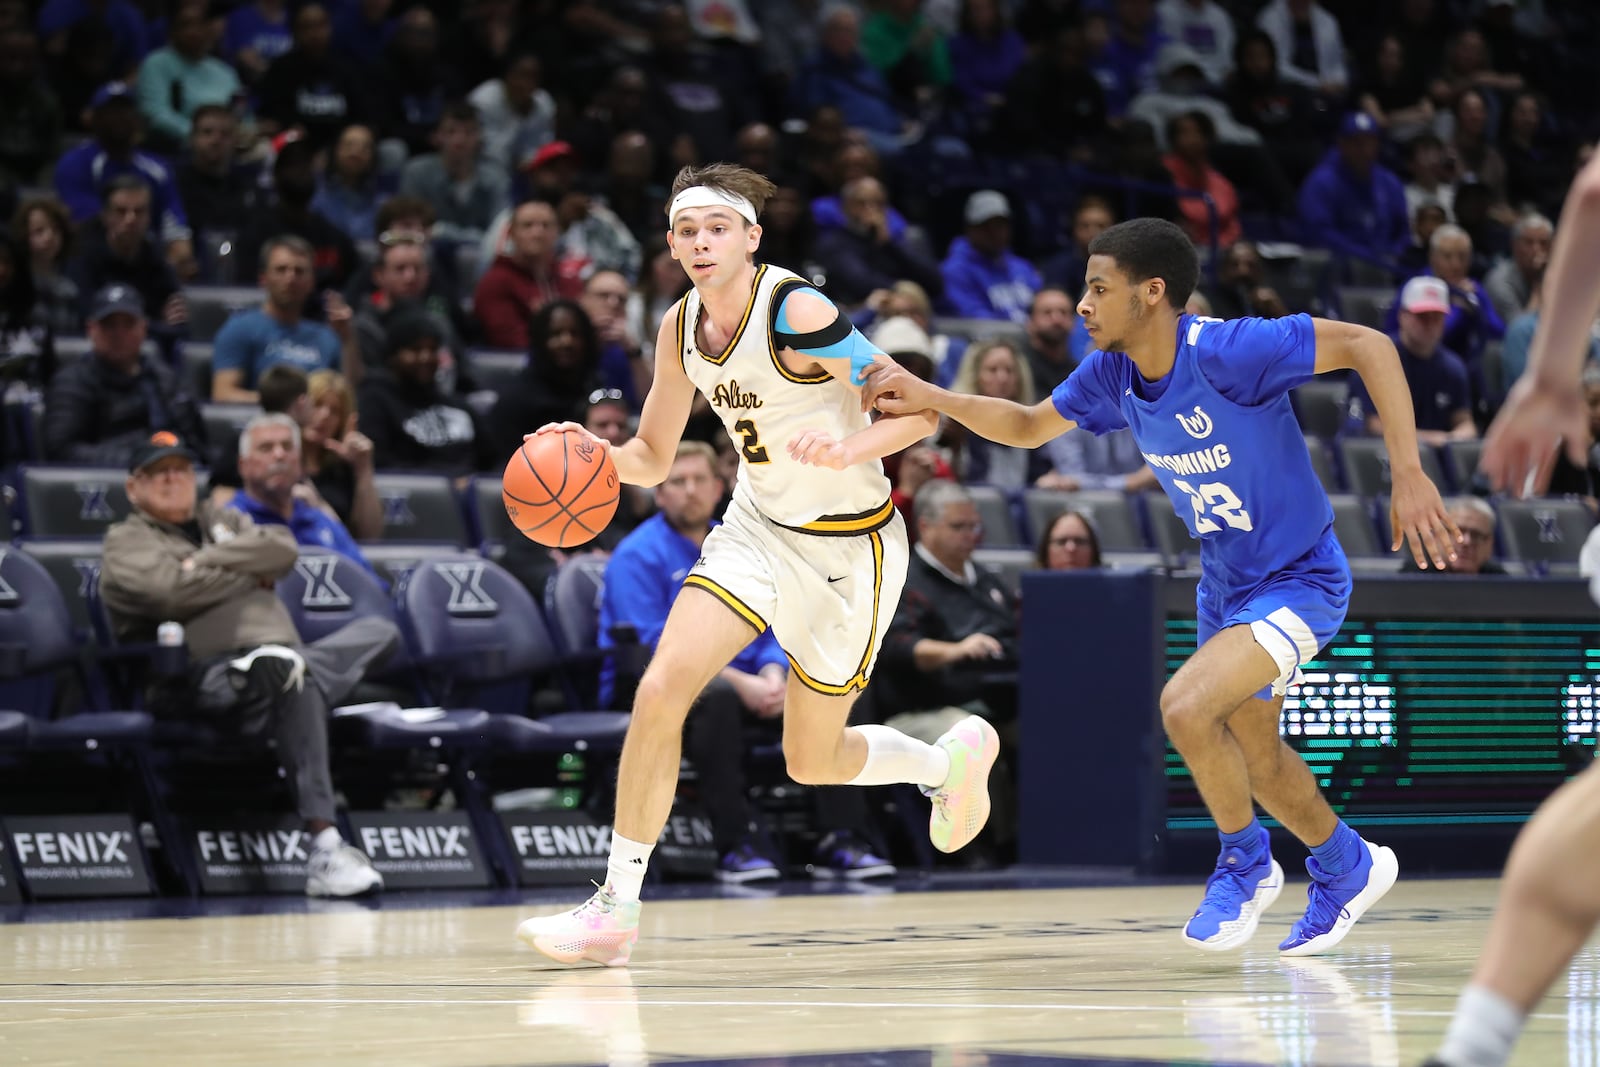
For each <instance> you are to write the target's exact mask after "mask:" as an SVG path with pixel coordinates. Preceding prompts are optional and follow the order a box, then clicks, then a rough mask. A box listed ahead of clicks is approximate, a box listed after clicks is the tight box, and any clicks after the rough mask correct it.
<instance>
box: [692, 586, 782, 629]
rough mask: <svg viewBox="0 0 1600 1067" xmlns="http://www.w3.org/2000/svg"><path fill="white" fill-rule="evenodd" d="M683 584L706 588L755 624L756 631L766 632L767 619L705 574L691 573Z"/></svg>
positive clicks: (747, 620)
mask: <svg viewBox="0 0 1600 1067" xmlns="http://www.w3.org/2000/svg"><path fill="white" fill-rule="evenodd" d="M683 584H684V585H685V586H690V585H692V586H694V587H696V588H697V589H704V590H705V591H706V592H708V593H710V594H711V595H712V596H714V597H716V598H717V599H718V600H720V601H722V602H723V603H724V604H726V605H728V607H729V608H730V609H731V610H732V611H733V613H734V614H735V615H737V616H739V618H741V619H743V620H744V621H745V622H747V623H749V624H750V625H751V626H754V627H755V628H756V633H758V634H759V633H765V632H766V629H767V623H766V620H765V619H763V618H762V617H761V616H760V615H757V614H756V613H755V612H754V611H753V610H752V609H751V607H750V605H749V604H746V603H745V602H744V601H742V600H740V599H739V598H738V597H736V596H734V595H733V594H732V593H730V592H728V591H727V590H726V589H724V588H722V586H720V585H718V584H717V583H716V582H714V581H712V580H711V579H710V578H707V577H706V576H705V575H703V574H691V575H689V577H687V578H685V579H684V580H683Z"/></svg>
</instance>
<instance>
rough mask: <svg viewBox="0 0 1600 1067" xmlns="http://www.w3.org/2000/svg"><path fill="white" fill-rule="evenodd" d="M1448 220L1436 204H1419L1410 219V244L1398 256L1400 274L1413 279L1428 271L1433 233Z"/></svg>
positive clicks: (1442, 209) (1441, 208)
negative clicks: (1429, 248)
mask: <svg viewBox="0 0 1600 1067" xmlns="http://www.w3.org/2000/svg"><path fill="white" fill-rule="evenodd" d="M1449 221H1450V220H1449V218H1448V217H1447V216H1446V215H1445V213H1444V208H1443V207H1441V206H1440V205H1438V204H1421V205H1419V206H1418V207H1417V210H1416V212H1415V213H1414V214H1413V215H1412V217H1411V243H1410V244H1409V245H1407V246H1406V250H1405V251H1404V252H1402V253H1401V254H1400V263H1399V266H1400V274H1401V275H1402V276H1405V277H1414V276H1416V275H1418V274H1426V273H1427V271H1428V247H1429V245H1430V244H1431V243H1432V241H1433V234H1434V231H1435V230H1437V229H1438V228H1439V227H1440V226H1443V225H1445V224H1446V223H1448V222H1449Z"/></svg>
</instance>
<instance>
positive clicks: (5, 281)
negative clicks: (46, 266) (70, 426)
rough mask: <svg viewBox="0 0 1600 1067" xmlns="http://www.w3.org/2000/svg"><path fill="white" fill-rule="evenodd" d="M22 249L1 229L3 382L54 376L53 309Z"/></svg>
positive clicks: (0, 355)
mask: <svg viewBox="0 0 1600 1067" xmlns="http://www.w3.org/2000/svg"><path fill="white" fill-rule="evenodd" d="M23 247H24V246H23V244H22V242H19V241H17V240H15V239H14V238H13V237H12V236H11V234H9V233H7V232H6V231H4V230H0V383H3V382H7V381H13V380H16V379H19V378H20V379H24V380H26V381H30V382H46V381H48V380H49V378H50V376H51V375H52V374H54V373H55V366H56V353H55V335H54V333H53V331H52V330H51V328H50V317H49V315H50V310H49V307H48V306H47V305H46V304H45V303H43V302H42V301H41V300H40V299H39V295H38V293H37V291H36V290H35V289H34V285H33V272H32V270H31V269H30V268H29V265H28V254H27V252H25V251H23ZM3 389H4V385H3V384H0V390H3Z"/></svg>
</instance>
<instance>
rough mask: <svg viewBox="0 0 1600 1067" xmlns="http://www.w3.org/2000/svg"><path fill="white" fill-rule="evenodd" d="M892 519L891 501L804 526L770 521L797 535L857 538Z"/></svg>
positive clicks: (822, 518) (824, 517) (825, 516)
mask: <svg viewBox="0 0 1600 1067" xmlns="http://www.w3.org/2000/svg"><path fill="white" fill-rule="evenodd" d="M892 518H894V500H893V499H890V500H885V501H884V502H883V503H882V504H880V505H878V506H877V507H875V508H872V509H871V510H868V511H860V512H857V513H856V514H854V515H824V516H822V517H821V518H820V519H816V520H814V521H812V522H808V523H806V524H805V525H804V526H784V525H783V523H781V522H778V521H777V520H776V519H769V521H770V522H771V523H772V524H773V525H774V526H783V528H784V529H785V530H793V531H794V532H795V533H808V534H820V535H822V536H823V537H855V536H858V535H860V534H868V533H872V532H873V531H875V530H881V529H883V528H884V527H885V526H887V525H889V520H890V519H892Z"/></svg>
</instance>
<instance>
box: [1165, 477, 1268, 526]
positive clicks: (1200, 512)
mask: <svg viewBox="0 0 1600 1067" xmlns="http://www.w3.org/2000/svg"><path fill="white" fill-rule="evenodd" d="M1172 484H1173V485H1175V486H1177V487H1178V488H1179V489H1182V490H1183V491H1184V493H1186V494H1187V495H1188V497H1189V503H1190V504H1191V505H1193V507H1194V528H1195V532H1197V533H1203V534H1207V533H1218V532H1219V531H1221V529H1222V527H1221V526H1218V525H1217V523H1216V519H1221V520H1222V521H1223V522H1225V523H1227V524H1228V525H1229V526H1232V527H1233V528H1234V529H1235V530H1253V529H1255V525H1254V524H1253V523H1251V521H1250V513H1249V512H1248V511H1246V510H1244V501H1242V500H1240V499H1239V497H1238V495H1237V494H1235V493H1234V491H1233V490H1232V489H1230V488H1228V486H1227V485H1226V484H1225V483H1223V482H1201V483H1200V487H1199V488H1198V489H1197V488H1195V487H1194V486H1192V485H1190V484H1189V483H1188V482H1186V481H1184V480H1183V479H1182V478H1174V479H1173V480H1172Z"/></svg>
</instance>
